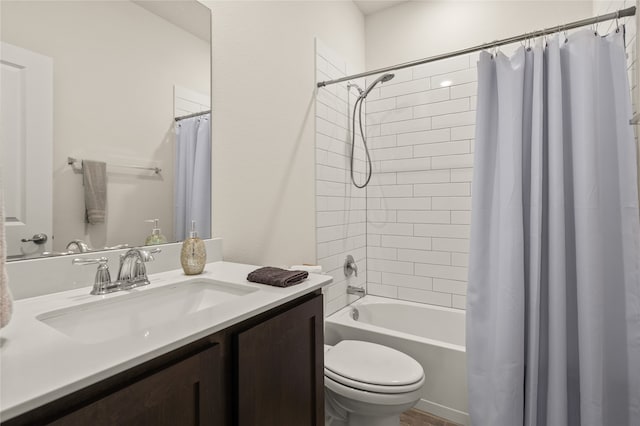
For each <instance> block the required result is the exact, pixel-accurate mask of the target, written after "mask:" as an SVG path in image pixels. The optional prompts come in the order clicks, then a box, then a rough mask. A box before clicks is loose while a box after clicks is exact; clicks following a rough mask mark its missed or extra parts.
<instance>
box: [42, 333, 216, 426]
mask: <svg viewBox="0 0 640 426" xmlns="http://www.w3.org/2000/svg"><path fill="white" fill-rule="evenodd" d="M220 362H221V360H220V346H219V345H216V346H213V347H211V348H209V349H205V350H203V351H202V352H199V353H197V354H196V355H193V356H191V357H189V358H186V359H184V360H182V361H179V362H177V363H175V364H173V365H171V366H169V367H166V368H164V369H161V370H159V371H157V372H154V373H153V374H151V375H149V376H147V377H145V378H143V379H141V380H139V381H136V382H134V383H133V384H131V385H129V386H126V387H124V388H122V389H120V390H118V391H115V392H113V393H111V394H109V395H108V396H106V397H103V398H101V399H99V400H97V401H95V402H93V403H91V404H89V405H87V406H85V407H83V408H80V409H79V410H76V411H74V412H72V413H70V414H68V415H66V416H64V417H62V418H60V419H58V420H57V421H55V422H53V423H51V424H53V425H56V426H58V425H74V426H77V425H92V426H96V425H118V426H121V425H153V426H160V425H167V426H168V425H171V426H175V425H180V426H186V425H214V424H220V423H219V422H218V421H217V418H216V416H217V415H218V412H217V410H218V409H220V407H221V406H222V405H221V402H220V401H219V400H218V399H219V398H222V397H223V395H224V392H222V390H221V389H216V383H219V380H218V379H217V376H218V375H219V373H220V371H219V370H218V369H219V368H220V366H221V364H220ZM217 398H218V399H217Z"/></svg>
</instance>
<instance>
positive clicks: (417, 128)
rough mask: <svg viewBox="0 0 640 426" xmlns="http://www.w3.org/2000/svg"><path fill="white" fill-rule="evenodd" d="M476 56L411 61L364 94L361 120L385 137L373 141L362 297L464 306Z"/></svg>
mask: <svg viewBox="0 0 640 426" xmlns="http://www.w3.org/2000/svg"><path fill="white" fill-rule="evenodd" d="M476 58H477V55H466V56H459V57H455V58H451V59H448V60H443V61H438V62H435V63H430V64H425V65H422V66H418V67H413V68H411V69H409V70H410V71H411V72H412V78H411V79H408V77H407V75H408V73H406V71H405V73H404V74H403V75H404V78H403V81H402V82H396V80H395V79H393V80H391V81H389V82H388V83H385V84H383V85H381V86H380V87H379V88H376V89H374V90H373V91H372V92H371V95H372V96H371V100H367V124H368V125H369V126H371V125H374V126H375V125H380V133H381V134H382V135H384V136H381V138H385V139H384V141H378V139H379V138H371V139H372V140H373V141H374V144H375V145H372V148H373V149H372V150H371V155H372V160H373V161H374V170H375V171H376V174H375V175H374V177H375V178H374V179H372V181H371V184H370V185H369V187H368V188H367V207H368V209H369V210H368V214H367V221H368V222H367V239H368V242H369V244H368V247H367V257H368V263H367V266H368V276H369V283H368V286H367V289H368V291H369V293H370V294H375V295H379V296H385V297H392V298H400V299H405V300H411V301H414V302H422V303H430V304H435V305H441V306H449V307H454V308H460V309H464V308H465V304H466V301H465V294H466V287H467V264H468V252H469V230H470V225H469V223H470V213H471V212H470V210H471V176H472V174H473V173H472V166H473V151H472V145H473V144H472V143H471V141H472V140H473V138H474V132H475V126H474V124H475V95H476V90H477V83H476ZM370 106H373V108H370ZM369 128H371V127H369ZM378 143H380V145H378ZM374 242H375V245H374V244H373V243H374Z"/></svg>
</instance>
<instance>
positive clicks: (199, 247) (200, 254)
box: [180, 220, 207, 275]
mask: <svg viewBox="0 0 640 426" xmlns="http://www.w3.org/2000/svg"><path fill="white" fill-rule="evenodd" d="M180 263H181V264H182V269H183V270H184V273H185V274H186V275H197V274H201V273H202V271H203V270H204V264H205V263H207V250H206V248H205V246H204V241H202V240H201V239H200V238H198V233H197V232H196V221H195V220H192V221H191V232H189V238H187V239H186V240H184V242H183V243H182V250H180Z"/></svg>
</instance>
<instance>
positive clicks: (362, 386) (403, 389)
mask: <svg viewBox="0 0 640 426" xmlns="http://www.w3.org/2000/svg"><path fill="white" fill-rule="evenodd" d="M324 375H325V377H326V378H330V379H331V380H333V381H334V382H336V383H339V384H341V385H343V386H347V387H350V388H353V389H356V390H360V391H366V392H375V393H381V394H399V393H408V392H413V391H414V390H417V389H420V388H421V387H422V385H424V380H425V379H424V375H423V376H422V377H421V378H420V380H418V381H417V382H415V383H412V384H409V385H391V386H389V385H376V384H372V383H367V382H360V381H357V380H352V379H349V378H348V377H344V376H341V375H339V374H336V373H335V372H333V371H331V370H329V369H327V368H325V369H324Z"/></svg>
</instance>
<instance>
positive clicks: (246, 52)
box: [204, 1, 364, 266]
mask: <svg viewBox="0 0 640 426" xmlns="http://www.w3.org/2000/svg"><path fill="white" fill-rule="evenodd" d="M204 3H205V4H206V5H208V6H209V7H210V8H211V10H212V13H213V43H212V49H213V66H212V70H213V80H212V100H213V105H212V110H213V114H212V115H213V118H212V134H213V235H214V236H219V237H222V238H224V242H225V243H224V249H225V253H224V254H225V259H226V260H230V261H237V262H244V263H252V264H265V265H267V264H268V265H275V266H280V265H291V264H298V263H305V262H306V263H314V262H315V261H316V250H315V243H316V238H315V202H314V196H315V194H314V186H315V175H314V164H315V162H314V137H315V132H314V115H315V114H314V102H315V101H314V93H315V54H314V38H315V37H316V36H317V37H318V38H320V39H321V40H323V41H324V42H326V43H327V44H328V45H329V46H332V47H333V48H334V49H336V50H337V51H338V52H339V54H340V55H341V56H342V57H343V58H344V59H345V60H346V61H348V62H349V63H350V64H352V65H353V67H354V70H355V71H360V70H362V69H363V68H364V18H363V17H362V14H361V13H360V11H359V10H358V9H357V8H356V6H355V5H354V4H353V3H352V2H324V1H311V2H277V1H268V2H261V1H255V2H250V1H246V2H245V1H242V2H233V1H204Z"/></svg>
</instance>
